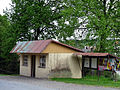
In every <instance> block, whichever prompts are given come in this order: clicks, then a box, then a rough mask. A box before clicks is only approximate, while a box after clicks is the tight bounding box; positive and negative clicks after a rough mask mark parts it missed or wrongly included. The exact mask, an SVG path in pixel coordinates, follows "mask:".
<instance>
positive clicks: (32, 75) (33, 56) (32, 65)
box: [31, 55, 36, 77]
mask: <svg viewBox="0 0 120 90" xmlns="http://www.w3.org/2000/svg"><path fill="white" fill-rule="evenodd" d="M35 63H36V56H35V55H32V56H31V77H35Z"/></svg>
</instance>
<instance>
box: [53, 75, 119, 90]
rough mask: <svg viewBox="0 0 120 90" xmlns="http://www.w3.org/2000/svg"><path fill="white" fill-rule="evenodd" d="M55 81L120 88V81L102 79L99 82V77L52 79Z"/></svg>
mask: <svg viewBox="0 0 120 90" xmlns="http://www.w3.org/2000/svg"><path fill="white" fill-rule="evenodd" d="M51 80H53V81H58V82H65V83H73V84H82V85H95V86H104V87H116V88H120V81H117V82H115V81H113V80H111V79H110V78H105V77H100V78H99V81H98V77H97V76H94V77H93V76H86V77H84V78H81V79H73V78H51Z"/></svg>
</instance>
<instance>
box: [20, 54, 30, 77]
mask: <svg viewBox="0 0 120 90" xmlns="http://www.w3.org/2000/svg"><path fill="white" fill-rule="evenodd" d="M26 55H27V54H26ZM20 75H23V76H31V55H28V66H23V54H21V55H20Z"/></svg>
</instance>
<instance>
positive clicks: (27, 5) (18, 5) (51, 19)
mask: <svg viewBox="0 0 120 90" xmlns="http://www.w3.org/2000/svg"><path fill="white" fill-rule="evenodd" d="M61 9H62V6H61V0H55V1H54V0H12V8H11V10H10V11H7V12H6V14H7V15H8V17H9V19H10V21H11V24H12V26H13V27H14V30H15V31H16V32H17V36H18V37H17V38H18V39H19V40H38V39H51V38H55V37H56V36H57V30H58V28H57V25H56V24H55V23H57V20H58V19H60V18H61V17H62V16H61V15H60V11H61Z"/></svg>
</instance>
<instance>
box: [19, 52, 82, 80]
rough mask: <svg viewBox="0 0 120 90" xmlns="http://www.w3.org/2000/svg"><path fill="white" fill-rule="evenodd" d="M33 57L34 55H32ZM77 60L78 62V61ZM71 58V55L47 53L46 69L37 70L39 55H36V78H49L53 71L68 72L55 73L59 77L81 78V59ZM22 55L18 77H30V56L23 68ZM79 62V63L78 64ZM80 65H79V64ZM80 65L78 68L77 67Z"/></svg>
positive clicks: (29, 55)
mask: <svg viewBox="0 0 120 90" xmlns="http://www.w3.org/2000/svg"><path fill="white" fill-rule="evenodd" d="M34 55H35V54H34ZM78 59H79V60H78ZM78 59H77V57H76V56H73V53H49V54H46V68H39V60H40V54H37V55H36V69H35V77H36V78H50V77H51V72H52V71H54V70H58V72H59V70H64V69H65V70H70V72H69V71H64V72H59V73H56V75H55V77H57V74H59V76H60V77H68V78H69V77H71V78H82V73H81V69H82V59H81V57H79V58H78ZM22 61H23V54H21V56H20V75H23V76H31V54H28V66H23V65H22V63H23V62H22ZM78 61H79V62H78ZM79 63H80V64H79ZM79 65H80V66H79Z"/></svg>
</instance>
